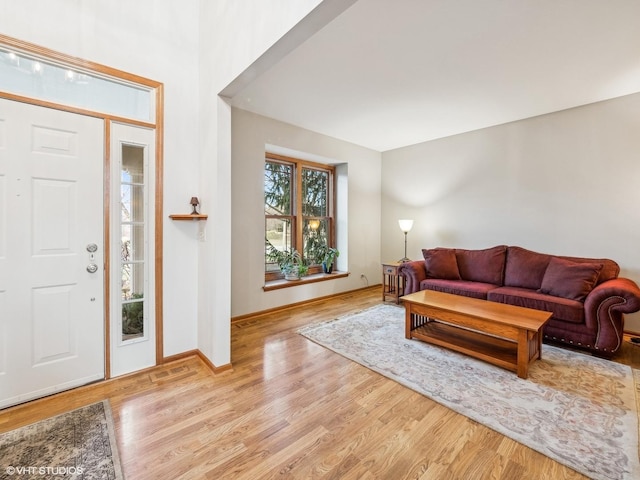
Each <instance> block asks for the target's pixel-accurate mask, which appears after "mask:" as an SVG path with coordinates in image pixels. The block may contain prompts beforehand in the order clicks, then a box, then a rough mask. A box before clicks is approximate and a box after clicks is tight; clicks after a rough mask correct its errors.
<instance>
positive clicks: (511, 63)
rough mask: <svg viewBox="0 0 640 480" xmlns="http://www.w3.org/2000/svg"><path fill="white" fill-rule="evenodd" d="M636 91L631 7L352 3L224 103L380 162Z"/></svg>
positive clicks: (624, 0)
mask: <svg viewBox="0 0 640 480" xmlns="http://www.w3.org/2000/svg"><path fill="white" fill-rule="evenodd" d="M639 91H640V0H358V1H357V2H355V4H354V5H353V6H351V7H350V8H348V9H347V10H346V11H345V12H344V13H342V14H341V15H339V16H338V17H337V18H335V19H334V20H333V21H331V22H330V23H328V24H327V25H326V26H324V27H323V28H322V29H321V30H319V31H318V32H317V33H315V34H314V35H313V36H311V37H310V38H308V39H307V40H306V41H304V43H302V44H300V45H299V46H297V48H295V49H294V50H293V51H291V52H290V53H289V54H288V55H286V56H284V58H282V59H281V60H280V61H278V62H277V63H275V64H274V65H272V66H270V67H269V68H268V69H266V70H265V71H264V72H263V73H262V74H260V75H259V76H258V77H257V78H256V79H255V80H253V81H251V83H249V84H248V85H246V86H245V87H244V88H242V89H241V90H239V91H238V92H237V93H236V94H235V95H234V96H233V99H232V103H233V105H234V106H236V107H238V108H242V109H245V110H249V111H252V112H255V113H258V114H261V115H265V116H267V117H271V118H274V119H277V120H281V121H284V122H287V123H291V124H294V125H298V126H300V127H303V128H306V129H309V130H313V131H316V132H319V133H322V134H325V135H329V136H332V137H335V138H339V139H342V140H346V141H349V142H352V143H355V144H358V145H362V146H365V147H368V148H371V149H374V150H377V151H387V150H391V149H395V148H399V147H403V146H407V145H412V144H415V143H420V142H424V141H428V140H432V139H436V138H440V137H444V136H449V135H455V134H458V133H462V132H467V131H471V130H476V129H480V128H484V127H488V126H491V125H498V124H502V123H506V122H511V121H514V120H519V119H523V118H528V117H532V116H536V115H541V114H545V113H549V112H554V111H558V110H563V109H566V108H571V107H575V106H579V105H584V104H588V103H593V102H597V101H600V100H605V99H609V98H614V97H618V96H622V95H627V94H630V93H635V92H639ZM639 114H640V112H639Z"/></svg>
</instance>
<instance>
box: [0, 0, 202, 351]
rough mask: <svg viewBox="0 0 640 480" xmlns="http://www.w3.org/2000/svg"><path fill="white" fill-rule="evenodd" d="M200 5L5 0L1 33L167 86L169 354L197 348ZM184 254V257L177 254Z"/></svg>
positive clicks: (0, 5)
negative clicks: (193, 215) (193, 205)
mask: <svg viewBox="0 0 640 480" xmlns="http://www.w3.org/2000/svg"><path fill="white" fill-rule="evenodd" d="M198 12H199V7H198V1H197V0H186V1H182V2H172V1H169V0H164V1H158V0H138V1H136V2H131V1H128V0H111V1H109V2H78V1H75V0H20V1H19V2H18V1H14V0H0V32H2V33H3V34H5V35H9V36H11V37H15V38H17V39H20V40H25V41H28V42H31V43H35V44H37V45H40V46H43V47H47V48H50V49H53V50H56V51H59V52H62V53H66V54H69V55H73V56H76V57H80V58H83V59H86V60H89V61H92V62H97V63H101V64H104V65H107V66H109V67H114V68H117V69H120V70H124V71H127V72H131V73H134V74H137V75H140V76H143V77H147V78H150V79H152V80H156V81H159V82H162V83H164V86H165V136H164V158H165V165H164V167H165V168H164V175H165V188H164V209H165V214H166V215H165V221H164V275H163V277H164V299H163V303H164V341H165V344H164V353H165V355H172V354H176V353H180V352H183V351H186V350H191V349H194V348H196V345H197V329H196V328H197V324H196V314H197V309H196V305H197V288H196V278H195V276H194V272H195V271H196V268H197V265H198V258H197V249H196V248H195V246H196V244H195V241H196V240H195V239H196V231H195V229H194V226H193V225H191V224H189V223H187V222H172V221H171V220H169V219H168V218H167V215H168V214H169V213H187V212H189V205H188V202H189V199H190V198H191V196H192V195H197V189H198V130H199V128H198V118H197V116H196V115H194V112H197V110H198V95H197V92H198V90H197V88H195V87H196V86H197V78H198V57H197V51H198V35H197V28H195V27H196V26H197V24H198ZM176 252H179V255H178V254H176Z"/></svg>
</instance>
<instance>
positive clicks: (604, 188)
mask: <svg viewBox="0 0 640 480" xmlns="http://www.w3.org/2000/svg"><path fill="white" fill-rule="evenodd" d="M382 178H383V182H382V205H383V208H382V230H381V231H382V257H383V258H396V257H398V258H399V257H401V256H402V248H403V240H402V233H401V232H400V230H399V228H398V225H397V219H399V218H405V217H406V218H414V219H415V224H414V227H413V230H412V231H411V232H410V233H409V236H408V239H409V240H408V250H409V257H411V258H414V259H420V258H422V255H421V249H422V248H431V247H436V246H447V247H459V248H485V247H491V246H494V245H498V244H507V245H520V246H522V247H525V248H529V249H531V250H536V251H540V252H545V253H552V254H560V255H573V256H585V257H606V258H611V259H613V260H615V261H616V262H618V263H619V265H620V267H621V276H626V277H629V278H631V279H633V280H634V281H636V282H637V283H640V254H639V249H638V248H639V246H640V189H639V188H638V186H639V185H640V94H635V95H630V96H626V97H621V98H618V99H614V100H610V101H606V102H600V103H596V104H592V105H588V106H584V107H579V108H574V109H570V110H565V111H562V112H557V113H553V114H549V115H544V116H540V117H535V118H531V119H527V120H523V121H519V122H514V123H509V124H505V125H501V126H497V127H492V128H487V129H483V130H478V131H475V132H471V133H466V134H462V135H456V136H453V137H448V138H443V139H440V140H435V141H431V142H426V143H422V144H418V145H414V146H410V147H406V148H401V149H397V150H393V151H388V152H385V153H383V155H382ZM626 328H627V329H629V330H633V331H636V332H640V315H639V314H633V315H628V316H627V323H626Z"/></svg>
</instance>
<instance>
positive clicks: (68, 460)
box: [0, 400, 124, 480]
mask: <svg viewBox="0 0 640 480" xmlns="http://www.w3.org/2000/svg"><path fill="white" fill-rule="evenodd" d="M26 478H52V479H74V480H80V479H82V480H98V479H100V480H122V479H124V476H123V474H122V469H121V466H120V459H119V457H118V450H117V446H116V440H115V433H114V429H113V419H112V417H111V409H110V406H109V402H108V401H106V400H105V401H103V402H98V403H94V404H92V405H88V406H86V407H82V408H79V409H77V410H73V411H70V412H67V413H63V414H61V415H57V416H55V417H51V418H47V419H45V420H42V421H40V422H37V423H34V424H31V425H27V426H25V427H21V428H18V429H16V430H12V431H10V432H6V433H3V434H0V479H7V480H8V479H12V480H15V479H26Z"/></svg>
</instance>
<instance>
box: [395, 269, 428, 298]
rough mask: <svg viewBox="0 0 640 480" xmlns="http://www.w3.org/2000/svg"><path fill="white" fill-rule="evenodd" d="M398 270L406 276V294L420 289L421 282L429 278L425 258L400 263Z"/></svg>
mask: <svg viewBox="0 0 640 480" xmlns="http://www.w3.org/2000/svg"><path fill="white" fill-rule="evenodd" d="M398 272H399V273H400V274H401V275H402V276H404V294H405V295H407V294H409V293H415V292H417V291H419V290H420V282H421V281H422V280H424V279H426V278H427V269H426V268H425V266H424V261H423V260H414V261H413V262H406V263H403V264H402V265H400V268H398Z"/></svg>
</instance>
